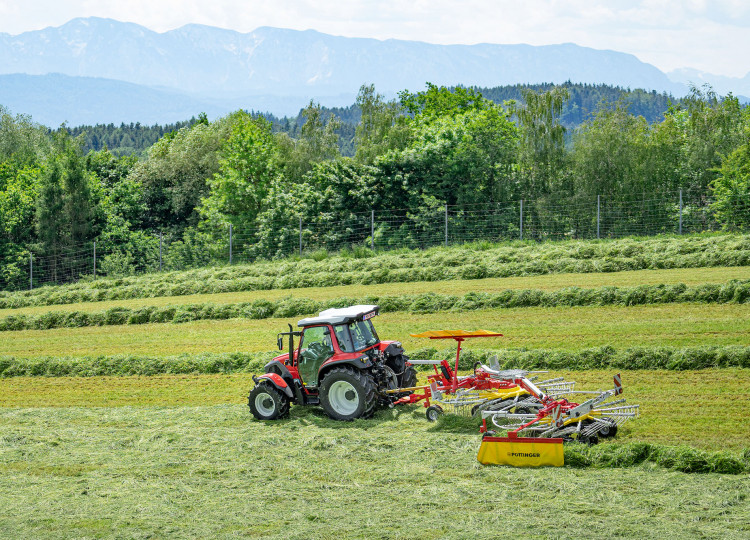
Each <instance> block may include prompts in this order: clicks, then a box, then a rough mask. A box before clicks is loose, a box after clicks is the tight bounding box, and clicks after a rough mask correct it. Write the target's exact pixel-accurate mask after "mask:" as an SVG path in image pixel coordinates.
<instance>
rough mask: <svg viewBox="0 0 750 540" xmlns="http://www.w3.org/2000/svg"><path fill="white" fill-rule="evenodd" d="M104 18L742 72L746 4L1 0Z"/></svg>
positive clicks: (160, 26) (60, 17) (25, 21)
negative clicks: (593, 51)
mask: <svg viewBox="0 0 750 540" xmlns="http://www.w3.org/2000/svg"><path fill="white" fill-rule="evenodd" d="M88 16H98V17H109V18H113V19H117V20H121V21H129V22H135V23H138V24H142V25H144V26H146V27H148V28H151V29H153V30H156V31H161V32H163V31H167V30H171V29H173V28H177V27H179V26H182V25H184V24H188V23H198V24H207V25H212V26H219V27H223V28H231V29H234V30H237V31H240V32H249V31H251V30H254V29H255V28H257V27H259V26H277V27H284V28H293V29H298V30H305V29H309V28H312V29H315V30H319V31H321V32H325V33H330V34H335V35H344V36H358V37H373V38H378V39H388V38H396V39H411V40H420V41H428V42H431V43H465V44H471V43H481V42H489V43H529V44H532V45H545V44H554V43H565V42H573V43H577V44H579V45H583V46H588V47H594V48H597V49H613V50H618V51H622V52H628V53H631V54H634V55H636V56H637V57H638V58H640V59H641V60H643V61H645V62H649V63H652V64H654V65H656V66H657V67H659V68H660V69H662V70H665V71H669V70H672V69H676V68H680V67H692V68H696V69H700V70H704V71H709V72H713V73H717V74H723V75H730V76H743V75H745V74H746V73H748V72H749V71H750V57H748V55H747V54H746V51H748V50H750V2H747V1H746V0H745V1H743V0H722V1H711V2H708V1H705V0H691V1H688V2H674V1H666V0H640V1H634V0H527V1H526V2H518V1H514V0H495V1H490V0H465V1H457V0H450V1H449V0H412V1H411V2H403V1H402V0H370V1H368V0H349V1H346V2H344V1H340V0H275V1H274V0H244V1H243V0H129V1H127V2H123V1H122V0H117V1H115V0H68V1H64V2H60V1H59V0H27V1H26V2H24V4H23V5H22V6H21V5H20V2H19V0H13V1H12V2H11V1H6V0H0V32H7V33H12V34H16V33H20V32H23V31H27V30H33V29H39V28H42V27H45V26H59V25H61V24H64V23H65V22H67V21H68V20H70V19H72V18H74V17H88Z"/></svg>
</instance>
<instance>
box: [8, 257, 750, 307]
mask: <svg viewBox="0 0 750 540" xmlns="http://www.w3.org/2000/svg"><path fill="white" fill-rule="evenodd" d="M731 279H750V267H748V266H739V267H730V268H724V267H719V268H676V269H669V270H635V271H630V272H611V273H600V274H550V275H544V276H528V277H507V278H487V279H475V280H453V281H417V282H410V283H382V284H376V285H339V286H335V287H306V288H302V289H275V290H268V291H243V292H228V293H217V294H192V295H185V296H165V297H156V298H133V299H129V300H108V301H102V302H79V303H75V304H61V305H51V306H32V307H24V308H16V309H0V318H2V317H6V316H8V315H19V314H33V315H38V314H40V313H46V312H48V311H102V310H106V309H110V308H113V307H127V308H131V309H136V308H139V307H143V306H169V305H184V304H199V303H205V302H211V303H214V304H230V303H236V302H252V301H254V300H271V301H273V300H280V299H283V298H289V297H300V298H310V299H313V300H329V299H333V298H340V297H361V296H367V295H380V296H384V295H401V294H421V293H439V294H455V295H462V294H466V293H468V292H490V293H492V292H500V291H503V290H506V289H540V290H547V291H549V290H556V289H562V288H565V287H586V288H592V287H604V286H608V285H610V286H618V287H632V286H636V285H656V284H662V283H664V284H675V283H684V284H685V285H700V284H703V283H725V282H727V281H729V280H731Z"/></svg>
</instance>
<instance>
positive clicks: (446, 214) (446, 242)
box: [445, 204, 448, 246]
mask: <svg viewBox="0 0 750 540" xmlns="http://www.w3.org/2000/svg"><path fill="white" fill-rule="evenodd" d="M445 245H446V246H447V245H448V205H447V204H446V205H445Z"/></svg>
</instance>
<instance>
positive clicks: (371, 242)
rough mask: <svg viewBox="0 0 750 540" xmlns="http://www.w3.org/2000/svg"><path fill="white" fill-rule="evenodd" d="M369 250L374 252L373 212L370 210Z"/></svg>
mask: <svg viewBox="0 0 750 540" xmlns="http://www.w3.org/2000/svg"><path fill="white" fill-rule="evenodd" d="M370 249H371V250H373V251H375V210H370Z"/></svg>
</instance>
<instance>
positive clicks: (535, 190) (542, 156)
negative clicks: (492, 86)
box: [515, 86, 570, 198]
mask: <svg viewBox="0 0 750 540" xmlns="http://www.w3.org/2000/svg"><path fill="white" fill-rule="evenodd" d="M569 98H570V93H569V92H568V90H567V88H565V87H560V86H558V87H555V88H553V89H551V90H548V91H546V92H535V91H533V90H529V89H526V90H524V92H523V100H524V105H523V106H521V107H518V108H516V110H515V113H516V115H517V116H518V123H519V125H520V154H519V161H520V164H521V170H520V176H521V181H522V184H523V186H522V190H523V192H524V194H525V196H526V197H527V198H538V197H541V196H544V195H546V194H548V193H551V192H552V191H554V190H559V189H561V188H563V189H564V188H565V187H567V186H562V185H561V183H562V182H561V181H562V178H564V173H565V158H566V153H565V127H564V126H563V125H562V123H561V115H562V111H563V105H564V104H565V102H566V101H567V100H568V99H569Z"/></svg>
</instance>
